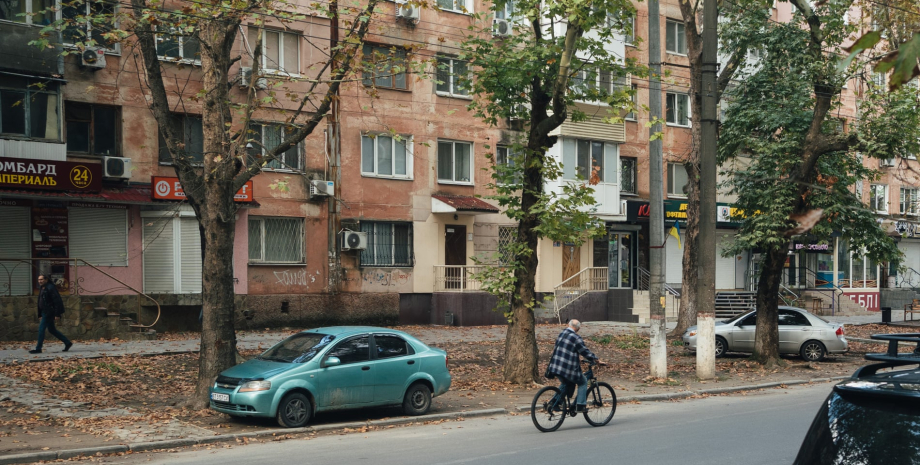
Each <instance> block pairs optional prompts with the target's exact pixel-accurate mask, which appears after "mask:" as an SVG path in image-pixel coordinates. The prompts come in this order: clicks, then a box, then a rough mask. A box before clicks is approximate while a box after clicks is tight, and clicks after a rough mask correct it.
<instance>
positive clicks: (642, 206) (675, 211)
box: [626, 200, 739, 227]
mask: <svg viewBox="0 0 920 465" xmlns="http://www.w3.org/2000/svg"><path fill="white" fill-rule="evenodd" d="M649 213H650V209H649V204H648V202H644V201H639V200H627V201H626V221H629V222H632V223H646V222H648V220H649ZM738 214H739V211H738V209H737V208H735V207H733V206H731V205H729V204H725V203H718V204H716V221H717V222H718V223H719V226H721V227H738V223H736V222H733V221H732V217H733V216H736V215H738ZM664 221H665V223H666V224H671V223H672V222H675V221H676V222H678V223H681V224H684V223H686V222H687V201H686V200H665V201H664Z"/></svg>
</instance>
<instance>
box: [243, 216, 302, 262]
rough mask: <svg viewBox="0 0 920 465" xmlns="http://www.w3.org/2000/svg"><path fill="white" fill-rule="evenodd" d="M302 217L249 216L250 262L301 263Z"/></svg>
mask: <svg viewBox="0 0 920 465" xmlns="http://www.w3.org/2000/svg"><path fill="white" fill-rule="evenodd" d="M303 242H304V230H303V218H259V217H251V218H249V262H250V263H303V262H304V254H303Z"/></svg>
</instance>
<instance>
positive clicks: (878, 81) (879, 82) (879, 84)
mask: <svg viewBox="0 0 920 465" xmlns="http://www.w3.org/2000/svg"><path fill="white" fill-rule="evenodd" d="M872 86H874V87H875V88H876V89H882V88H884V87H885V73H872Z"/></svg>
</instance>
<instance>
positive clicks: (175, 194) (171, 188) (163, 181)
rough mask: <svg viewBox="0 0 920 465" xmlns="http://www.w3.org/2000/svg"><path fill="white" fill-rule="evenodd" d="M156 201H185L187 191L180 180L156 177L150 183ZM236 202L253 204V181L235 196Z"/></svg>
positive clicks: (248, 182)
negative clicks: (183, 188)
mask: <svg viewBox="0 0 920 465" xmlns="http://www.w3.org/2000/svg"><path fill="white" fill-rule="evenodd" d="M150 184H151V185H152V189H150V192H152V193H153V198H154V200H185V191H183V190H182V183H181V182H179V178H171V177H166V176H154V177H153V179H152V180H151V181H150ZM233 200H234V201H236V202H252V200H253V197H252V181H247V182H246V184H244V185H243V187H241V188H240V190H238V191H237V192H236V195H234V196H233Z"/></svg>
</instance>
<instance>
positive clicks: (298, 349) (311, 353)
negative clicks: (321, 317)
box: [259, 333, 335, 363]
mask: <svg viewBox="0 0 920 465" xmlns="http://www.w3.org/2000/svg"><path fill="white" fill-rule="evenodd" d="M334 339H335V336H331V335H329V334H318V333H297V334H295V335H293V336H291V337H289V338H287V339H285V340H283V341H281V342H279V343H278V344H276V345H275V346H274V347H272V348H271V349H268V350H266V351H265V352H263V353H262V355H260V356H259V360H268V361H272V362H287V363H304V362H309V361H310V360H313V357H316V354H318V353H319V351H320V350H322V349H323V347H326V346H327V345H329V343H330V342H332V341H333V340H334Z"/></svg>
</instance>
